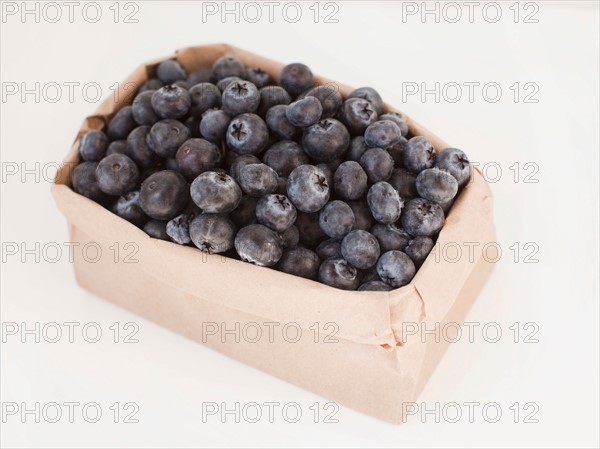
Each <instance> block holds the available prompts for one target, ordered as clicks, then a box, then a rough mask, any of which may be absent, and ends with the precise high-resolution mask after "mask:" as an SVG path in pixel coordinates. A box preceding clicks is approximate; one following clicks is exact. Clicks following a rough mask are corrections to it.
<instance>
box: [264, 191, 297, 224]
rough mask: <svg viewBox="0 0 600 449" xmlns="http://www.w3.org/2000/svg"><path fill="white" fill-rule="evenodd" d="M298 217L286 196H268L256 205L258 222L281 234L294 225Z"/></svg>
mask: <svg viewBox="0 0 600 449" xmlns="http://www.w3.org/2000/svg"><path fill="white" fill-rule="evenodd" d="M296 216H297V211H296V208H295V207H294V206H293V204H292V203H291V202H290V200H289V199H288V198H287V197H285V196H284V195H277V194H268V195H265V196H263V197H262V198H261V199H260V200H258V203H257V204H256V219H257V220H258V222H259V223H260V224H263V225H265V226H267V227H269V228H271V229H272V230H274V231H277V232H280V233H281V232H284V231H285V230H286V229H288V228H289V227H290V226H292V225H293V224H294V222H295V221H296Z"/></svg>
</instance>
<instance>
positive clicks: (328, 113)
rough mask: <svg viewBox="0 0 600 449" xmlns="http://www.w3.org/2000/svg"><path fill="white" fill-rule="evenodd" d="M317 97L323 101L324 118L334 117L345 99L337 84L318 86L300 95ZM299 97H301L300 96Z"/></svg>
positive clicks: (322, 115)
mask: <svg viewBox="0 0 600 449" xmlns="http://www.w3.org/2000/svg"><path fill="white" fill-rule="evenodd" d="M309 96H310V97H315V98H316V99H317V100H319V101H320V102H321V106H322V108H323V113H322V114H321V117H322V118H331V117H334V116H335V115H336V114H337V112H338V111H339V110H340V108H341V107H342V103H343V102H344V100H343V99H342V95H341V94H340V90H339V88H338V87H337V86H336V85H335V84H324V85H322V86H316V87H313V88H312V89H310V90H308V91H306V92H305V93H303V94H302V95H301V96H300V97H302V98H304V97H309ZM300 97H299V98H300Z"/></svg>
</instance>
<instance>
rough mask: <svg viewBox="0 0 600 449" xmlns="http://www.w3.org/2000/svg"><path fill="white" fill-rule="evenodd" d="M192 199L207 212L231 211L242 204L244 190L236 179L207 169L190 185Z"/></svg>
mask: <svg viewBox="0 0 600 449" xmlns="http://www.w3.org/2000/svg"><path fill="white" fill-rule="evenodd" d="M190 193H191V196H192V200H193V201H194V203H196V205H197V206H198V207H199V208H200V209H202V210H203V211H205V212H210V213H229V212H231V211H232V210H234V209H235V208H236V207H238V205H239V204H240V201H241V200H242V191H241V190H240V187H239V186H238V185H237V183H236V182H235V181H234V179H233V178H232V177H231V176H229V175H227V174H225V173H218V172H214V171H206V172H204V173H202V174H200V175H198V177H197V178H196V179H194V182H192V186H191V187H190Z"/></svg>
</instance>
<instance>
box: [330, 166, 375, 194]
mask: <svg viewBox="0 0 600 449" xmlns="http://www.w3.org/2000/svg"><path fill="white" fill-rule="evenodd" d="M333 185H334V188H335V193H337V194H338V196H339V197H340V198H342V199H344V200H357V199H359V198H360V197H362V196H363V195H364V194H365V192H366V191H367V174H366V173H365V171H364V170H363V169H362V167H361V166H360V164H359V163H358V162H354V161H346V162H342V163H341V164H340V166H339V167H338V168H337V170H336V171H335V174H334V176H333Z"/></svg>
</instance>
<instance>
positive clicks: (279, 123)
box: [266, 104, 300, 140]
mask: <svg viewBox="0 0 600 449" xmlns="http://www.w3.org/2000/svg"><path fill="white" fill-rule="evenodd" d="M287 108H288V107H287V106H286V105H282V104H279V105H275V106H273V107H272V108H271V109H269V110H268V111H267V116H266V121H267V126H268V127H269V129H270V130H271V131H272V132H273V133H275V134H276V135H277V136H278V137H280V138H281V139H287V140H292V139H295V138H296V137H298V136H299V135H300V129H299V128H297V127H295V126H294V125H292V124H291V123H290V121H289V120H288V118H287V114H286V111H287Z"/></svg>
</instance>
